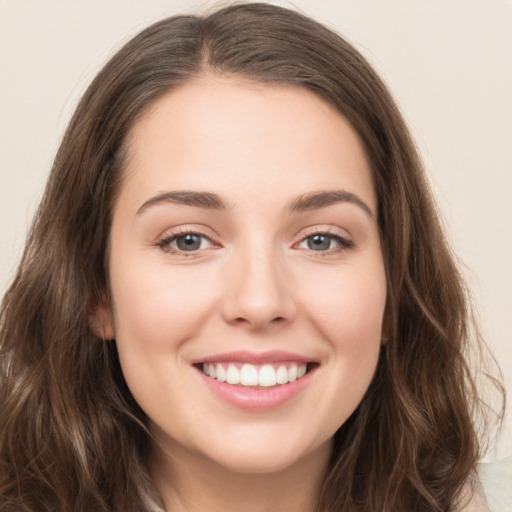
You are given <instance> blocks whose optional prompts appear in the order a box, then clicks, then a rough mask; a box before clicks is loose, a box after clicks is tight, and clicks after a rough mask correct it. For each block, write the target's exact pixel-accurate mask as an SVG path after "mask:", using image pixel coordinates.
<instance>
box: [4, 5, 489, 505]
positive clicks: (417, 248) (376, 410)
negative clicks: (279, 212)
mask: <svg viewBox="0 0 512 512" xmlns="http://www.w3.org/2000/svg"><path fill="white" fill-rule="evenodd" d="M205 72H210V73H212V72H213V73H217V74H224V75H231V76H241V77H244V78H245V79H252V80H255V81H257V82H268V83H276V82H281V83H287V84H293V85H295V86H297V87H302V88H305V89H308V90H310V91H312V92H313V93H314V94H316V95H318V96H320V97H322V98H323V99H325V100H327V101H328V102H329V103H330V104H332V105H333V106H334V107H335V108H336V109H337V110H338V111H339V112H340V113H341V114H343V115H344V116H345V117H346V118H347V119H348V120H349V121H350V122H351V124H352V125H353V127H354V128H355V129H356V131H357V132H358V134H359V136H360V138H361V140H362V141H363V143H364V147H365V149H366V153H367V156H368V159H369V161H370V163H371V168H372V172H373V180H374V185H375V188H376V191H377V196H378V203H379V212H378V217H379V223H380V232H381V239H382V247H383V253H384V258H385V264H386V272H387V282H388V290H389V292H388V293H389V297H388V303H387V314H386V318H387V322H388V324H389V325H387V330H388V333H389V342H388V343H387V344H385V345H384V346H383V348H382V354H381V357H380V361H379V365H378V369H377V372H376V375H375V378H374V381H373V383H372V385H371V386H370V389H369V390H368V392H367V394H366V396H365V398H364V399H363V401H362V403H361V404H360V406H359V407H358V409H357V410H356V411H355V412H354V414H353V415H352V416H351V417H350V418H349V420H348V421H347V422H346V423H345V424H344V425H343V426H342V427H341V428H340V429H339V431H338V432H337V433H336V436H335V448H334V452H333V456H332V461H331V465H330V468H329V471H328V474H327V475H326V478H325V482H324V486H323V489H322V492H321V495H320V497H319V503H318V510H319V511H322V512H334V511H364V512H371V511H373V512H382V511H388V512H399V511H404V512H405V511H407V512H410V511H411V510H414V511H416V512H421V511H451V510H454V509H455V507H456V506H457V500H458V496H459V494H460V489H461V487H462V486H463V484H464V482H465V481H466V479H467V477H468V475H469V474H470V473H471V471H472V470H473V469H474V467H475V464H476V461H477V458H478V455H479V445H478V440H477V436H476V433H475V428H474V426H473V425H474V424H473V420H472V417H471V414H472V412H473V411H474V410H475V408H478V406H479V402H478V398H477V395H476V392H475V384H474V380H473V379H472V377H471V373H470V371H469V369H468V363H467V361H466V355H467V350H468V346H469V339H470V337H471V336H470V329H469V325H470V324H469V320H468V318H469V315H468V310H467V299H466V292H465V289H464V286H463V284H462V281H461V279H460V276H459V273H458V271H457V269H456V267H455V265H454V263H453V258H452V256H451V254H450V252H449V250H448V248H447V244H446V242H445V239H444V237H443V234H442V230H441V228H440V225H439V221H438V218H437V215H436V211H435V208H434V205H433V203H432V200H431V195H430V192H429V190H428V186H427V183H426V179H425V176H424V173H423V170H422V165H421V162H420V160H419V158H418V154H417V151H416V149H415V146H414V144H413V142H412V140H411V138H410V136H409V133H408V130H407V127H406V126H405V124H404V121H403V119H402V117H401V115H400V113H399V111H398V109H397V107H396V106H395V103H394V101H393V99H392V98H391V96H390V94H389V92H388V90H387V89H386V87H385V85H384V84H383V83H382V81H381V80H380V78H379V77H378V76H377V75H376V73H375V72H374V71H373V70H372V68H371V67H370V66H369V64H368V63H367V62H366V61H365V59H364V58H363V57H362V56H361V55H360V54H359V53H358V52H357V51H356V50H355V49H354V48H353V47H352V46H351V45H350V44H349V43H347V42H346V41H345V40H344V39H342V38H341V37H340V36H338V35H337V34H335V33H333V32H332V31H330V30H329V29H327V28H325V27H324V26H322V25H320V24H318V23H317V22H315V21H313V20H311V19H309V18H308V17H306V16H303V15H301V14H299V13H296V12H293V11H290V10H287V9H283V8H279V7H275V6H271V5H266V4H241V5H233V6H229V7H225V8H223V9H221V10H218V11H215V12H213V13H211V14H210V15H208V16H206V17H198V16H175V17H172V18H168V19H165V20H163V21H160V22H157V23H155V24H154V25H152V26H150V27H149V28H147V29H145V30H144V31H143V32H142V33H140V34H139V35H138V36H136V37H135V38H133V39H132V40H131V41H130V42H128V43H127V44H126V45H125V46H124V47H123V48H122V49H121V50H120V51H119V52H118V53H117V54H116V55H115V56H114V57H113V58H112V59H111V60H110V61H109V62H108V63H107V64H106V66H105V67H104V68H103V70H102V71H101V72H100V73H99V74H98V75H97V77H96V78H95V79H94V81H93V82H92V84H91V85H90V87H89V88H88V90H87V91H86V93H85V95H84V96H83V98H82V100H81V101H80V103H79V105H78V107H77V109H76V111H75V114H74V116H73V118H72V120H71V122H70V124H69V127H68V129H67V131H66V134H65V136H64V138H63V141H62V144H61V146H60V149H59V151H58V153H57V156H56V158H55V162H54V165H53V168H52V172H51V175H50V178H49V181H48V184H47V187H46V191H45V194H44V197H43V200H42V202H41V205H40V208H39V210H38V213H37V215H36V218H35V220H34V223H33V226H32V229H31V231H30V234H29V237H28V241H27V245H26V248H25V252H24V255H23V259H22V261H21V264H20V266H19V269H18V272H17V274H16V277H15V279H14V281H13V283H12V285H11V287H10V288H9V290H8V292H7V294H6V295H5V298H4V301H3V304H2V309H1V339H0V342H1V346H0V411H1V414H0V507H1V509H2V511H3V512H9V511H20V510H24V511H25V510H26V511H34V512H35V511H42V510H44V511H50V510H51V511H70V510H73V511H75V512H79V511H83V512H90V511H92V510H94V511H95V512H102V511H104V512H106V511H119V512H120V511H123V512H130V511H133V512H135V511H138V512H141V511H145V512H146V511H156V510H161V505H160V504H159V500H158V497H157V496H156V493H155V492H154V490H153V489H152V485H151V482H150V479H149V477H148V473H147V469H146V467H147V465H146V458H147V454H148V453H149V451H150V447H151V438H150V434H149V432H148V431H147V429H146V417H145V414H144V413H143V411H142V410H141V409H140V408H139V407H138V405H137V403H136V402H135V401H134V399H133V398H132V396H131V394H130V392H129V390H128V388H127V386H126V383H125V382H124V379H123V375H122V372H121V369H120V365H119V361H118V357H117V351H116V346H115V342H113V341H106V340H102V339H99V338H98V337H96V336H95V335H94V334H93V332H92V329H91V325H90V318H91V315H92V313H93V312H94V310H95V307H96V306H97V305H98V304H99V302H100V301H101V300H102V299H103V297H104V296H105V294H106V293H107V291H108V271H107V268H106V265H105V261H106V251H107V247H108V237H109V229H110V223H111V214H112V204H113V202H114V199H115V195H116V192H117V191H118V190H119V186H120V183H121V180H122V168H123V155H124V152H125V148H124V144H125V141H126V137H127V134H128V132H129V130H130V128H131V127H132V126H133V124H134V122H135V121H136V120H137V119H138V117H139V116H141V115H142V114H143V113H144V112H145V111H146V110H147V109H148V108H149V106H150V105H151V104H152V103H153V102H154V101H156V99H158V98H159V97H161V96H162V95H163V94H165V93H167V92H169V91H170V90H172V89H173V88H175V87H177V86H179V85H182V84H184V83H186V82H187V81H189V80H191V79H192V78H193V77H194V76H198V75H201V74H203V73H205ZM477 338H478V336H477Z"/></svg>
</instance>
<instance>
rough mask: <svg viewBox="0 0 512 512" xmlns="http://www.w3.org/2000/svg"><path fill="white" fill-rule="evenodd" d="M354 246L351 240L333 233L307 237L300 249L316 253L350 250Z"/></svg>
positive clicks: (301, 243)
mask: <svg viewBox="0 0 512 512" xmlns="http://www.w3.org/2000/svg"><path fill="white" fill-rule="evenodd" d="M353 245H354V244H353V242H351V241H350V240H347V239H346V238H343V237H342V236H339V235H334V234H332V233H315V234H314V235H310V236H307V237H306V238H304V239H303V240H302V241H301V242H300V244H299V248H301V249H309V250H311V251H316V252H326V251H331V250H336V249H349V248H350V247H352V246H353Z"/></svg>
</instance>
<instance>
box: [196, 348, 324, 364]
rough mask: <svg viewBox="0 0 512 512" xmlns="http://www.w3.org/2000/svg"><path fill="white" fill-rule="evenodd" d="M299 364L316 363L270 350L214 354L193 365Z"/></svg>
mask: <svg viewBox="0 0 512 512" xmlns="http://www.w3.org/2000/svg"><path fill="white" fill-rule="evenodd" d="M284 361H288V362H297V363H311V362H315V360H314V359H312V358H311V357H306V356H303V355H300V354H295V353H293V352H284V351H281V350H270V351H266V352H247V351H242V350H241V351H236V352H224V353H221V354H214V355H211V356H206V357H203V358H200V359H195V360H193V361H192V364H199V363H221V362H233V363H248V364H265V363H279V362H284Z"/></svg>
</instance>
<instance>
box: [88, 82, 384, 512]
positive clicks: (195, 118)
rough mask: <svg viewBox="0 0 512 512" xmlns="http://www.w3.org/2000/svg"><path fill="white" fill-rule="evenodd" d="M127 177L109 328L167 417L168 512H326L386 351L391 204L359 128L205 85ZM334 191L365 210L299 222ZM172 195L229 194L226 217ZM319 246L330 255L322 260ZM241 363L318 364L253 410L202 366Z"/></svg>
mask: <svg viewBox="0 0 512 512" xmlns="http://www.w3.org/2000/svg"><path fill="white" fill-rule="evenodd" d="M124 178H125V179H124V181H123V184H122V186H121V190H120V193H119V195H118V199H117V201H116V204H115V205H114V213H113V224H112V232H111V252H110V259H109V268H110V287H111V297H112V303H111V304H105V305H103V306H102V307H101V308H99V309H98V312H97V315H96V319H95V322H96V325H101V330H102V335H103V336H104V337H107V338H108V337H110V338H114V337H115V339H116V342H117V346H118V350H119V357H120V361H121V365H122V368H123V373H124V375H125V378H126V381H127V383H128V386H129V387H130V390H131V391H132V393H133V395H134V397H135V399H136V400H137V402H138V403H139V404H140V406H141V407H142V409H143V410H144V411H145V412H146V413H147V415H148V417H149V420H150V429H151V431H152V433H153V435H154V437H155V448H154V453H153V456H152V459H151V472H152V476H153V477H154V481H155V484H156V486H157V488H158V490H159V492H160V494H161V496H162V499H163V501H164V504H165V506H166V508H167V509H169V510H170V509H171V508H172V510H189V511H190V510H203V511H204V510H209V511H215V510H223V511H226V510H245V511H264V510H270V509H271V507H272V509H278V510H292V509H293V510H299V511H300V510H303V511H310V510H312V509H313V506H314V502H315V499H316V497H317V493H318V489H319V485H320V484H321V481H322V477H323V475H324V473H325V470H326V466H327V463H328V459H329V456H330V452H331V447H332V437H333V435H334V433H335V432H336V430H337V429H338V428H339V427H340V426H341V425H342V424H343V423H344V422H345V421H346V420H347V418H348V417H349V416H350V415H351V413H352V412H353V411H354V410H355V409H356V407H357V405H358V404H359V403H360V401H361V399H362V398H363V396H364V394H365V392H366V390H367V388H368V386H369V384H370V382H371V380H372V377H373V375H374V372H375V368H376V364H377V361H378V356H379V351H380V346H381V344H382V339H383V335H382V324H383V315H384V309H385V302H386V279H385V271H384V264H383V256H382V251H381V246H380V238H379V230H378V225H377V218H376V211H377V199H376V196H375V191H374V187H373V183H372V179H371V174H370V169H369V165H368V162H367V159H366V157H365V154H364V151H363V148H362V145H361V142H360V140H359V139H358V137H357V135H356V133H355V131H354V130H353V128H352V127H351V126H350V124H349V123H348V122H347V121H346V120H345V119H344V117H342V116H341V115H340V114H339V113H338V112H337V111H335V110H334V109H333V108H332V107H331V106H330V105H328V104H327V103H326V102H324V101H323V100H321V99H320V98H318V97H316V96H315V95H313V94H312V93H310V92H307V91H305V90H302V89H299V88H295V87H293V86H288V85H268V84H266V85H261V84H255V83H252V82H248V81H241V80H240V79H234V78H226V77H218V76H211V75H210V76H204V77H201V78H198V79H195V80H194V81H192V82H189V83H188V84H186V85H184V86H182V87H180V88H179V89H176V90H174V91H172V92H170V93H168V94H167V95H166V96H164V97H163V98H161V99H159V100H158V101H157V102H156V103H155V104H154V105H153V106H152V108H151V109H150V110H149V111H148V112H147V113H146V114H145V115H144V116H143V117H142V118H141V119H139V120H138V121H137V123H136V124H135V126H134V127H133V129H132V131H131V133H130V135H129V138H128V158H127V165H126V169H125V177H124ZM333 190H335V191H344V193H347V192H348V193H350V194H351V196H347V197H350V198H351V200H348V201H347V200H343V201H337V202H334V203H332V204H329V205H326V206H323V207H318V205H317V207H311V208H309V209H307V210H305V211H290V208H289V205H290V202H292V201H293V200H294V199H295V198H297V197H299V196H303V195H304V194H311V193H316V192H325V191H333ZM169 191H195V192H208V193H212V194H216V195H218V196H219V197H220V198H221V200H222V201H223V202H224V203H225V206H226V208H225V209H211V208H203V207H198V206H191V205H188V204H180V203H176V202H171V201H163V200H162V201H159V200H157V199H154V198H155V197H158V196H159V195H161V194H162V193H166V192H169ZM345 199H346V197H345ZM144 205H145V206H144ZM310 206H311V205H310ZM184 231H185V232H194V233H198V234H199V235H201V236H202V238H199V239H198V240H199V241H200V243H201V245H200V248H199V249H198V250H193V251H189V252H185V251H180V250H179V246H178V245H177V244H178V241H179V240H181V241H183V238H181V239H179V238H176V236H182V237H183V232H184ZM318 233H326V235H325V237H326V238H324V239H323V240H327V246H328V248H325V247H324V246H322V247H324V248H323V249H322V250H315V249H316V248H317V247H316V246H314V247H315V249H312V248H311V241H312V237H313V236H314V235H315V234H318ZM173 237H174V238H173ZM336 237H341V239H342V240H344V241H348V243H346V242H343V243H340V242H339V241H338V239H337V238H336ZM239 350H244V351H249V352H251V353H261V352H265V351H268V350H283V351H287V352H293V353H294V354H298V355H301V356H305V357H307V358H308V360H311V361H314V362H315V366H316V368H315V371H314V372H313V373H312V374H311V375H310V376H309V381H308V383H307V385H306V387H305V388H304V389H303V390H302V391H301V392H300V393H299V394H298V395H297V396H294V397H293V398H292V399H291V400H289V401H288V402H286V403H285V404H284V405H282V406H280V407H276V408H271V409H270V410H264V411H250V410H244V409H240V408H239V407H236V406H234V405H232V404H230V403H227V402H226V401H224V400H222V399H221V398H219V397H218V396H217V395H215V394H214V393H212V392H211V390H210V389H209V388H208V387H207V386H205V384H204V380H205V377H204V376H203V375H202V374H201V373H200V372H199V371H198V370H197V369H196V368H195V367H194V366H193V365H192V362H193V361H197V360H200V359H201V358H204V357H206V356H212V355H215V354H218V353H225V352H232V351H239Z"/></svg>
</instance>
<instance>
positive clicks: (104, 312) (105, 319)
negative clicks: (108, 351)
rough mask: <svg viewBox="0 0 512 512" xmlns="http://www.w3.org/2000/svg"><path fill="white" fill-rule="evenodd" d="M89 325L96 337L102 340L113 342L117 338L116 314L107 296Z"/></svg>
mask: <svg viewBox="0 0 512 512" xmlns="http://www.w3.org/2000/svg"><path fill="white" fill-rule="evenodd" d="M89 325H90V327H91V330H92V332H93V333H94V335H95V336H97V337H98V338H100V339H102V340H113V339H114V338H115V337H116V328H115V323H114V314H113V312H112V306H111V305H110V301H109V300H108V298H107V296H106V295H105V296H104V297H102V300H101V303H100V304H98V306H96V308H95V309H94V312H93V313H92V315H91V316H90V317H89Z"/></svg>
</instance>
